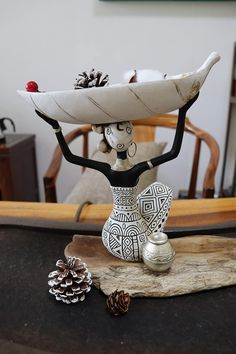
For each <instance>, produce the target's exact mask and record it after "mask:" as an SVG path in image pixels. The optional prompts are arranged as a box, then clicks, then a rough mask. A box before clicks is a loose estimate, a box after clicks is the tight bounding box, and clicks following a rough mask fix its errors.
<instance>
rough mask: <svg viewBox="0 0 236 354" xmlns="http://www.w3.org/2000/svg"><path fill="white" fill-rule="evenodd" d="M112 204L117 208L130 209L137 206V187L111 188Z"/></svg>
mask: <svg viewBox="0 0 236 354" xmlns="http://www.w3.org/2000/svg"><path fill="white" fill-rule="evenodd" d="M111 190H112V195H113V203H114V206H117V207H124V208H125V207H131V206H136V205H137V186H135V187H113V186H111Z"/></svg>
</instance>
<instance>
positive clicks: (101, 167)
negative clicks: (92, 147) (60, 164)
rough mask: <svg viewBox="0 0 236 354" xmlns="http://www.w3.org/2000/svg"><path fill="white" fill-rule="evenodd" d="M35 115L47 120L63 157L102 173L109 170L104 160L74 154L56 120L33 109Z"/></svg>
mask: <svg viewBox="0 0 236 354" xmlns="http://www.w3.org/2000/svg"><path fill="white" fill-rule="evenodd" d="M35 112H36V113H37V115H38V116H39V117H40V118H42V119H43V120H44V121H45V122H47V123H48V124H49V125H51V127H52V128H53V130H54V132H55V134H56V137H57V140H58V143H59V145H60V148H61V151H62V153H63V156H64V157H65V159H66V160H67V161H69V162H71V163H73V164H75V165H80V166H84V167H89V168H93V169H95V170H97V171H100V172H102V173H103V174H105V175H107V173H108V171H109V170H110V165H109V164H107V163H105V162H100V161H95V160H91V159H87V158H84V157H81V156H77V155H74V154H73V153H72V152H71V150H70V149H69V146H68V144H67V143H66V141H65V138H64V135H63V134H62V129H61V127H60V125H59V123H58V121H57V120H55V119H52V118H49V117H47V116H45V115H44V114H43V113H41V112H39V111H37V110H35Z"/></svg>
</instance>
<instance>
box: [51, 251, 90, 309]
mask: <svg viewBox="0 0 236 354" xmlns="http://www.w3.org/2000/svg"><path fill="white" fill-rule="evenodd" d="M56 266H57V267H58V270H55V271H53V272H51V273H49V275H48V277H49V278H51V279H50V280H49V281H48V285H49V286H50V287H51V288H50V289H49V292H50V293H51V294H53V295H54V296H55V297H56V300H59V301H63V302H65V303H66V304H70V303H75V302H78V301H83V300H84V299H85V294H86V293H88V292H89V291H90V290H91V286H90V285H91V284H92V280H91V274H90V273H89V272H88V269H87V267H86V264H85V263H82V262H81V260H80V258H76V257H67V259H66V262H63V261H62V260H58V261H57V263H56Z"/></svg>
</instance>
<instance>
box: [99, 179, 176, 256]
mask: <svg viewBox="0 0 236 354" xmlns="http://www.w3.org/2000/svg"><path fill="white" fill-rule="evenodd" d="M111 189H112V193H113V201H114V204H113V210H112V212H111V215H110V216H109V218H108V220H107V221H106V223H105V225H104V227H103V232H102V240H103V244H104V246H105V247H106V248H107V249H108V251H109V252H110V253H112V254H113V255H114V256H116V257H118V258H121V259H124V260H126V261H140V260H141V258H142V245H143V244H144V243H145V242H146V240H147V236H148V235H149V234H150V233H151V232H154V231H155V230H162V229H163V227H164V225H165V222H166V220H167V217H168V213H169V210H170V204H171V200H172V190H171V189H170V188H169V187H167V186H165V185H163V184H161V183H158V182H155V183H153V184H152V185H150V186H149V187H147V188H146V189H145V190H144V191H143V192H142V193H141V194H139V195H138V196H137V186H136V187H130V188H126V187H111Z"/></svg>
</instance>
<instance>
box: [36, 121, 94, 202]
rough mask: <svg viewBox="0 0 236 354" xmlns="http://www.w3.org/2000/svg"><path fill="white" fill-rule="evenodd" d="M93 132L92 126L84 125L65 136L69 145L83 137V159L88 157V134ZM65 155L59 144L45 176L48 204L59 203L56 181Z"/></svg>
mask: <svg viewBox="0 0 236 354" xmlns="http://www.w3.org/2000/svg"><path fill="white" fill-rule="evenodd" d="M91 130H92V128H91V125H84V126H81V127H79V128H77V129H74V130H72V131H71V132H70V133H68V134H66V135H65V141H66V143H67V144H68V145H69V144H70V143H71V142H72V141H73V140H74V139H76V138H77V137H79V136H81V135H82V136H83V157H85V158H87V157H88V133H89V132H90V131H91ZM62 157H63V154H62V152H61V149H60V146H59V144H57V146H56V148H55V150H54V153H53V156H52V159H51V162H50V164H49V166H48V169H47V171H46V173H45V174H44V176H43V183H44V191H45V201H46V202H47V203H56V202H57V193H56V180H57V176H58V173H59V171H60V167H61V162H62Z"/></svg>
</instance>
